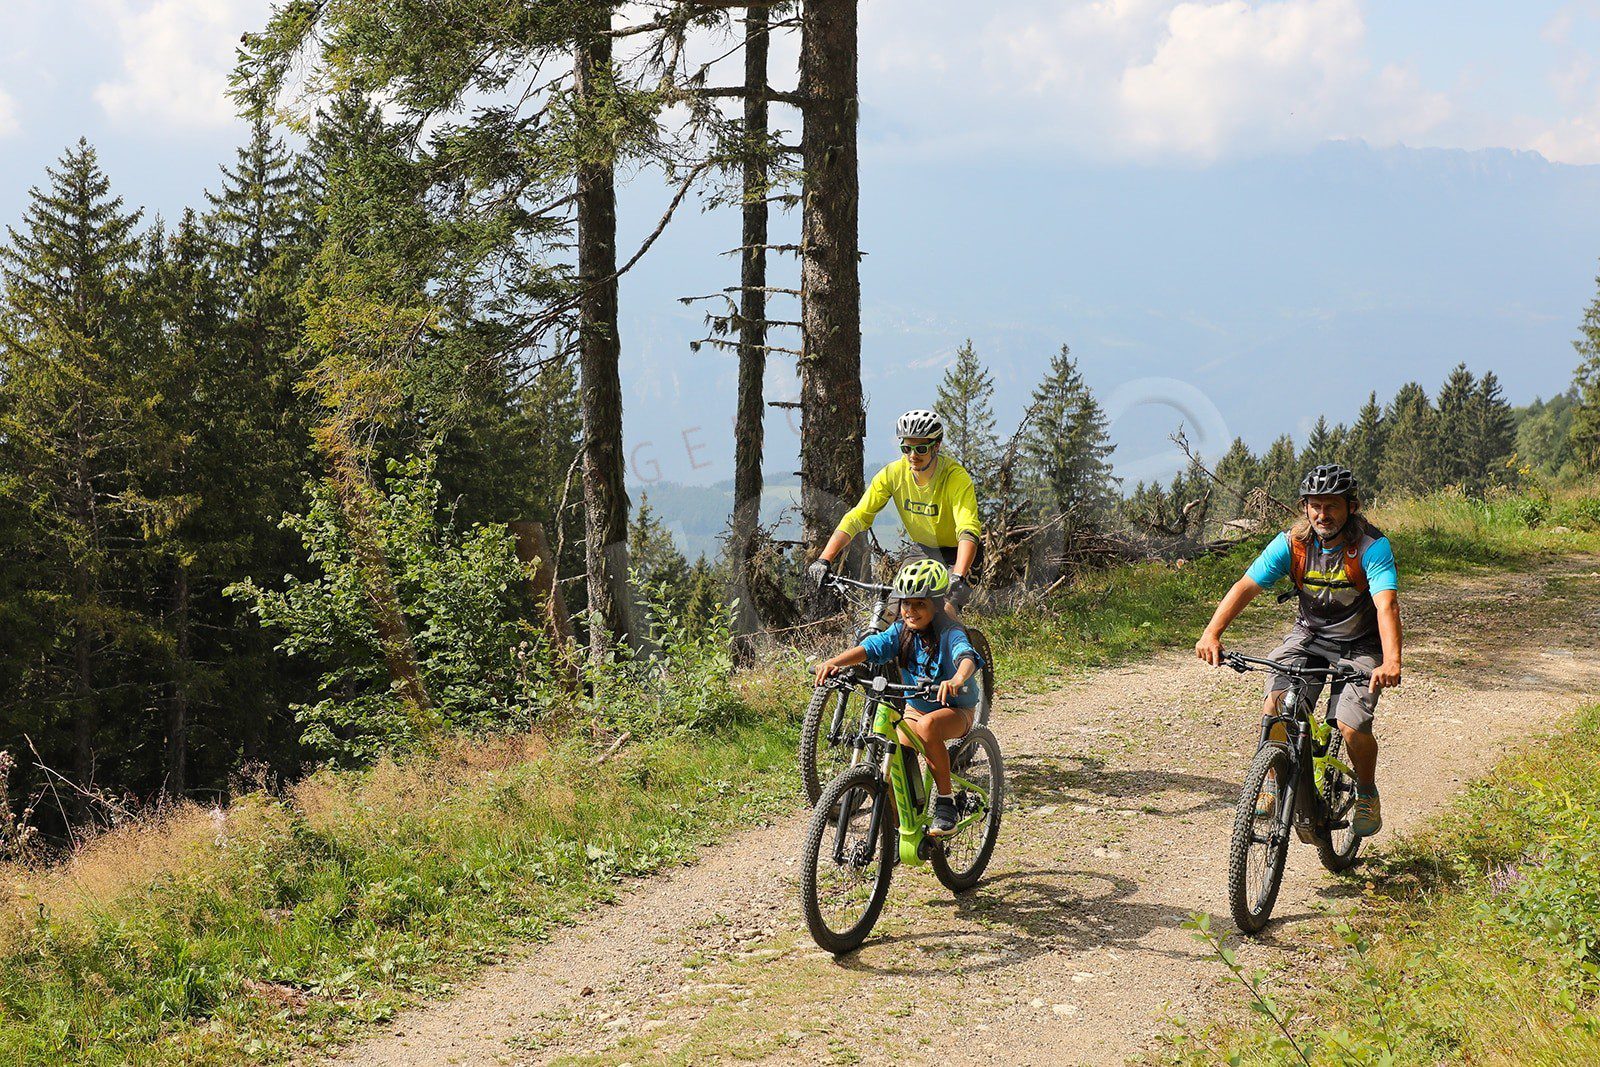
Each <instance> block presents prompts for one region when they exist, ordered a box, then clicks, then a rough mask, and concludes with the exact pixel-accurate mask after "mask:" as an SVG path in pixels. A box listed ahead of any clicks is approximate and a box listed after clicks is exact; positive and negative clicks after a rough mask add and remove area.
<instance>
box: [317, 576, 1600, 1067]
mask: <svg viewBox="0 0 1600 1067" xmlns="http://www.w3.org/2000/svg"><path fill="white" fill-rule="evenodd" d="M1597 572H1600V559H1596V558H1589V557H1585V558H1566V559H1563V560H1560V561H1557V562H1554V563H1550V564H1547V565H1544V566H1542V567H1540V568H1539V569H1537V570H1536V571H1533V572H1530V573H1525V574H1515V575H1508V574H1500V573H1492V574H1491V573H1475V574H1472V575H1469V576H1456V577H1449V578H1439V579H1436V580H1433V581H1429V582H1427V583H1425V584H1421V585H1418V586H1417V587H1416V588H1414V589H1408V590H1406V591H1404V592H1403V594H1402V610H1403V612H1404V617H1405V624H1406V634H1407V646H1406V674H1405V681H1404V684H1403V685H1402V687H1401V688H1400V689H1398V690H1394V691H1391V692H1389V693H1386V694H1385V695H1384V697H1383V700H1382V702H1381V703H1380V705H1379V712H1378V722H1377V730H1378V737H1379V741H1380V743H1381V744H1382V746H1383V750H1382V755H1381V762H1380V765H1379V781H1380V784H1381V785H1382V787H1383V797H1384V816H1385V820H1386V827H1385V830H1384V832H1383V834H1382V835H1381V836H1380V837H1378V838H1377V839H1375V841H1374V842H1372V843H1370V844H1369V846H1368V847H1369V848H1377V849H1382V848H1383V846H1384V845H1385V844H1386V843H1387V842H1389V841H1392V840H1393V838H1394V835H1395V834H1396V833H1404V832H1405V831H1406V830H1408V829H1411V828H1415V827H1417V826H1418V825H1419V824H1420V823H1422V822H1423V820H1425V819H1426V818H1427V817H1428V815H1429V814H1430V813H1432V812H1434V811H1436V810H1437V809H1439V808H1440V807H1441V806H1442V805H1443V804H1445V803H1446V802H1447V801H1448V800H1449V799H1450V797H1451V796H1452V795H1453V794H1455V793H1456V792H1457V791H1458V790H1460V789H1461V788H1462V787H1463V786H1464V785H1465V783H1466V782H1468V781H1469V780H1470V779H1471V778H1472V777H1474V776H1475V775H1477V774H1480V773H1481V772H1483V771H1484V770H1486V769H1487V768H1489V767H1490V766H1492V765H1493V764H1494V763H1495V761H1496V760H1497V759H1499V758H1500V757H1501V756H1502V755H1503V754H1505V753H1506V752H1507V751H1508V750H1510V749H1511V748H1513V747H1515V746H1516V745H1517V744H1518V742H1519V741H1520V740H1521V739H1522V738H1524V737H1526V736H1527V735H1529V734H1530V733H1535V732H1538V731H1540V730H1541V729H1545V728H1547V727H1549V726H1551V725H1552V724H1553V723H1554V722H1555V721H1556V720H1557V719H1558V718H1559V717H1560V716H1561V715H1562V714H1563V713H1565V712H1568V711H1570V710H1572V709H1574V708H1576V707H1578V706H1579V705H1581V704H1584V703H1588V702H1593V701H1594V700H1596V699H1600V642H1597V641H1596V635H1597V633H1600V576H1597ZM1246 619H1247V620H1248V623H1247V625H1245V626H1244V627H1243V628H1242V630H1241V631H1240V632H1239V633H1237V634H1234V635H1231V636H1232V641H1230V642H1229V644H1230V647H1239V648H1241V649H1243V650H1250V651H1256V652H1264V651H1265V650H1266V649H1268V648H1270V647H1271V645H1272V644H1273V643H1275V641H1274V638H1275V637H1276V636H1277V634H1278V633H1279V632H1280V631H1281V630H1282V629H1283V628H1284V627H1285V626H1286V624H1287V614H1286V609H1281V608H1279V609H1264V608H1254V609H1252V610H1251V611H1250V612H1249V613H1247V615H1246ZM1001 684H1002V687H1003V685H1004V679H1003V678H1002V680H1001ZM1259 684H1260V681H1259V678H1258V677H1256V676H1253V675H1252V676H1247V677H1240V676H1238V675H1236V674H1234V673H1233V672H1231V671H1223V670H1208V669H1206V668H1205V667H1204V666H1203V665H1201V664H1199V663H1198V662H1197V661H1196V660H1194V658H1193V657H1192V655H1190V654H1188V653H1186V652H1182V651H1174V652H1167V653H1162V654H1160V655H1157V656H1154V657H1152V658H1150V659H1148V660H1146V661H1144V662H1140V663H1137V664H1134V665H1129V666H1124V667H1120V668H1116V669H1111V670H1105V671H1101V672H1098V673H1095V674H1093V675H1090V676H1087V677H1084V678H1082V679H1079V680H1077V681H1074V682H1072V683H1071V684H1069V685H1066V686H1065V687H1063V688H1061V689H1059V690H1056V691H1053V692H1050V693H1046V694H1042V695H1036V696H1031V697H1028V698H1026V699H1023V698H1018V697H1013V698H1012V699H1010V700H1007V699H1005V694H1004V692H1002V699H1001V702H1000V705H999V709H998V710H997V712H996V716H995V723H994V725H995V727H996V732H997V734H998V735H999V737H1000V742H1001V745H1002V746H1003V748H1004V750H1005V753H1006V756H1007V761H1008V767H1007V769H1008V777H1009V783H1010V789H1011V794H1010V796H1011V800H1010V807H1009V810H1008V811H1007V813H1006V817H1005V824H1004V828H1003V830H1002V834H1001V839H1000V845H999V848H998V849H997V851H996V853H995V861H994V863H993V865H992V866H991V867H990V872H989V875H988V877H987V878H986V879H985V881H984V882H983V884H981V885H980V886H979V888H978V889H977V890H975V891H974V892H972V893H969V894H967V895H965V896H964V897H961V898H959V899H954V898H952V897H951V895H950V894H949V893H947V892H946V891H944V889H943V888H942V887H941V886H940V885H939V884H938V882H937V881H936V880H935V879H934V878H933V876H932V874H931V873H930V872H928V871H927V869H926V868H920V869H915V870H907V869H904V868H902V869H901V870H899V871H897V872H896V875H895V881H894V886H893V888H892V890H891V893H890V897H889V903H888V905H887V907H886V908H885V910H884V916H883V919H882V920H881V921H880V923H879V924H878V928H877V930H876V931H875V933H874V936H873V938H872V939H871V940H870V941H869V942H868V943H867V944H866V946H865V947H864V948H862V949H861V950H860V951H859V952H857V953H855V954H853V955H851V956H849V957H847V958H845V959H843V960H837V961H836V960H834V959H833V958H832V957H831V956H828V955H827V954H825V953H822V952H819V951H818V950H817V949H816V948H815V946H814V945H813V944H812V943H811V941H810V939H809V937H808V936H807V935H806V933H805V930H804V927H803V925H802V922H801V920H800V916H799V907H798V904H797V902H796V868H795V862H794V857H795V854H796V852H797V851H798V848H799V844H800V838H801V834H802V832H803V827H804V817H803V815H802V814H800V813H798V812H797V813H796V814H795V815H794V816H793V817H790V818H787V819H784V820H781V821H778V822H775V823H774V824H773V825H769V826H763V827H758V828H752V829H750V830H747V831H745V832H742V833H739V834H736V835H734V836H732V837H730V838H728V839H727V840H725V841H724V842H723V843H722V844H720V845H718V846H716V847H715V848H712V849H709V850H707V851H706V852H705V853H704V854H703V855H702V857H701V859H700V861H699V862H698V863H697V864H695V865H694V866H691V867H687V868H683V869H681V870H678V871H675V872H673V873H671V874H670V875H667V876H663V877H660V878H657V879H653V880H648V881H645V882H643V883H641V884H640V885H639V886H638V887H636V888H635V889H634V890H633V891H631V892H630V893H628V894H627V895H626V896H625V897H624V898H623V899H622V900H621V901H620V902H619V903H617V904H615V905H612V906H609V907H606V908H604V909H601V910H599V911H597V912H595V913H594V914H593V915H592V916H591V917H589V918H588V919H586V920H585V921H584V922H582V923H581V924H579V925H577V926H574V927H572V928H570V929H567V930H565V931H563V932H562V933H560V934H558V935H557V936H556V937H555V939H554V940H552V941H551V942H550V943H549V944H546V945H542V946H538V947H537V948H535V949H531V950H529V951H528V952H526V954H524V955H521V956H519V957H517V958H516V959H514V960H513V961H512V962H510V963H507V964H505V965H503V966H501V967H499V968H497V969H495V970H493V971H491V972H489V973H487V974H485V975H483V976H481V977H480V978H479V980H478V981H477V982H476V983H475V984H474V985H472V986H471V987H470V988H466V989H463V990H462V991H461V992H460V993H458V994H457V995H456V996H455V997H454V998H453V999H451V1000H449V1001H446V1002H442V1003H437V1004H430V1005H424V1006H421V1007H418V1008H417V1009H414V1010H412V1011H410V1012H408V1013H405V1014H403V1015H401V1016H400V1017H398V1018H397V1019H396V1020H394V1021H393V1022H392V1023H391V1024H389V1025H388V1026H387V1027H386V1028H385V1029H384V1030H383V1031H382V1032H379V1033H377V1034H375V1035H373V1036H372V1037H371V1038H370V1039H368V1040H367V1041H365V1042H363V1043H361V1044H358V1045H356V1046H353V1047H351V1048H349V1049H346V1050H344V1051H343V1052H342V1053H341V1054H339V1055H338V1056H336V1057H335V1058H334V1060H333V1061H332V1062H334V1063H337V1064H344V1065H349V1064H359V1065H363V1067H378V1065H399V1064H406V1065H418V1064H469V1065H477V1064H545V1063H610V1064H624V1063H626V1064H638V1065H643V1064H647V1063H705V1062H718V1061H728V1060H735V1059H737V1060H743V1061H765V1062H780V1063H808V1064H819V1063H880V1062H885V1063H886V1062H890V1061H891V1060H897V1061H899V1062H911V1063H917V1062H935V1061H938V1062H947V1063H959V1064H968V1063H993V1064H1021V1063H1030V1064H1031V1063H1040V1064H1045V1063H1052V1064H1053V1063H1121V1062H1123V1061H1125V1060H1126V1059H1127V1058H1129V1057H1130V1056H1137V1055H1139V1054H1140V1052H1141V1051H1144V1050H1146V1049H1148V1048H1150V1047H1151V1045H1152V1043H1153V1042H1156V1041H1158V1040H1159V1035H1160V1034H1161V1033H1162V1032H1163V1031H1164V1029H1165V1027H1166V1025H1167V1024H1166V1020H1167V1019H1168V1018H1170V1017H1171V1016H1172V1015H1175V1014H1176V1015H1182V1016H1186V1017H1190V1018H1207V1017H1211V1016H1214V1015H1217V1014H1219V1013H1232V1012H1238V1011H1240V1010H1241V1001H1240V998H1239V996H1238V992H1237V988H1236V987H1232V986H1230V985H1229V984H1228V983H1227V982H1225V981H1224V980H1223V978H1224V975H1223V974H1222V972H1221V971H1220V969H1219V967H1218V966H1217V965H1216V964H1215V963H1214V962H1213V961H1212V960H1210V959H1209V958H1207V956H1206V955H1205V954H1204V952H1203V951H1202V949H1201V947H1200V946H1198V945H1196V944H1195V942H1194V941H1193V940H1192V938H1191V937H1190V936H1189V934H1188V933H1187V932H1186V931H1184V930H1182V929H1181V928H1180V923H1182V921H1183V920H1184V919H1186V918H1187V917H1188V916H1189V915H1190V914H1191V913H1193V912H1196V911H1205V912H1210V913H1212V914H1213V916H1214V917H1215V922H1216V924H1217V926H1218V928H1219V929H1230V928H1231V927H1230V924H1229V922H1228V920H1227V910H1228V909H1227V903H1226V900H1225V899H1224V895H1223V878H1224V870H1225V864H1226V855H1227V843H1228V832H1229V827H1230V823H1231V818H1232V813H1233V808H1234V804H1235V801H1236V799H1237V796H1238V790H1239V780H1240V777H1241V776H1242V774H1243V772H1244V769H1245V766H1246V764H1247V762H1248V758H1249V755H1250V751H1251V749H1252V748H1253V746H1254V743H1255V733H1256V729H1257V727H1256V723H1257V721H1258V719H1257V710H1258V708H1259V701H1260V695H1259V694H1260V690H1259ZM1361 894H1362V881H1361V868H1360V866H1357V868H1356V869H1355V870H1354V871H1353V872H1352V873H1351V874H1350V875H1347V876H1345V877H1343V878H1337V877H1334V876H1331V875H1328V874H1327V873H1325V872H1324V871H1323V870H1322V868H1321V867H1320V866H1319V865H1318V863H1317V859H1316V855H1315V852H1314V850H1312V849H1311V848H1309V847H1306V846H1301V845H1298V844H1296V845H1295V846H1294V849H1293V851H1292V852H1291V854H1290V857H1289V872H1288V875H1287V877H1286V880H1285V886H1284V890H1283V894H1282V896H1281V897H1280V899H1279V901H1278V904H1277V909H1276V912H1275V915H1276V918H1277V921H1276V922H1275V923H1274V924H1273V925H1272V926H1271V927H1270V928H1269V929H1268V931H1267V932H1266V934H1265V936H1263V937H1262V938H1261V939H1259V940H1257V941H1252V942H1247V943H1246V944H1245V946H1244V947H1243V948H1242V949H1241V952H1240V955H1241V957H1242V959H1243V961H1244V962H1245V963H1246V965H1248V966H1254V965H1269V966H1270V965H1274V964H1279V963H1283V962H1285V961H1289V960H1293V959H1294V958H1295V957H1296V953H1297V952H1298V953H1303V954H1305V958H1306V959H1307V960H1314V959H1316V958H1317V954H1316V953H1315V952H1314V951H1313V952H1308V951H1307V950H1308V949H1311V948H1313V947H1314V946H1316V945H1318V944H1320V943H1321V942H1322V941H1323V940H1324V938H1325V936H1326V934H1327V931H1328V930H1329V928H1330V927H1331V925H1332V921H1333V917H1334V916H1336V915H1337V914H1339V913H1340V912H1342V911H1345V910H1348V909H1350V908H1353V907H1356V906H1358V905H1359V901H1360V897H1361Z"/></svg>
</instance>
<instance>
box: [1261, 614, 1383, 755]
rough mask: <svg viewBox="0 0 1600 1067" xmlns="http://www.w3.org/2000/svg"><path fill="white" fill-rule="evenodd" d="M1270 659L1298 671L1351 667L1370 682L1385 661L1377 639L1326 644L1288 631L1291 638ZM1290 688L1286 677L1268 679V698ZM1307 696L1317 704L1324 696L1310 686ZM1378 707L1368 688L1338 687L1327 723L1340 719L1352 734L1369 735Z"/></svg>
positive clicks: (1299, 633)
mask: <svg viewBox="0 0 1600 1067" xmlns="http://www.w3.org/2000/svg"><path fill="white" fill-rule="evenodd" d="M1267 658H1268V659H1270V660H1272V662H1274V663H1285V664H1290V665H1292V666H1296V667H1316V666H1321V665H1323V664H1326V665H1328V666H1334V667H1337V666H1340V665H1348V666H1351V667H1354V668H1356V669H1357V670H1358V671H1360V672H1361V673H1362V675H1364V676H1365V677H1367V678H1371V677H1372V672H1373V671H1375V670H1377V668H1378V664H1379V662H1380V661H1381V660H1382V659H1383V646H1382V645H1380V644H1379V643H1378V641H1377V639H1376V638H1372V639H1371V640H1367V641H1355V642H1336V641H1323V640H1319V639H1318V638H1317V637H1315V636H1313V635H1312V634H1309V633H1307V632H1306V631H1304V630H1301V629H1298V628H1296V629H1294V630H1291V631H1289V636H1288V637H1286V638H1284V640H1283V644H1281V645H1279V646H1278V647H1277V648H1275V649H1273V650H1272V651H1271V652H1270V653H1268V655H1267ZM1291 684H1292V683H1291V682H1290V680H1289V679H1288V678H1287V677H1285V676H1284V675H1281V674H1274V675H1273V676H1272V677H1271V678H1269V679H1267V695H1268V696H1271V695H1272V694H1273V693H1281V692H1283V691H1284V690H1286V689H1288V688H1289V687H1290V685H1291ZM1306 693H1307V696H1308V697H1309V698H1310V700H1311V701H1312V702H1313V703H1315V702H1316V701H1317V700H1318V699H1320V698H1321V696H1322V685H1321V683H1318V684H1316V685H1314V686H1311V687H1310V688H1309V689H1307V691H1306ZM1377 707H1378V697H1377V695H1376V694H1374V693H1373V692H1372V689H1371V688H1370V687H1369V686H1366V685H1344V686H1336V687H1334V690H1333V696H1332V697H1330V698H1329V700H1328V721H1329V722H1332V721H1334V720H1335V719H1337V720H1338V721H1339V722H1342V723H1344V724H1345V725H1346V726H1348V727H1350V729H1352V730H1360V731H1361V732H1362V733H1366V734H1370V733H1371V732H1372V713H1373V712H1374V711H1376V710H1377Z"/></svg>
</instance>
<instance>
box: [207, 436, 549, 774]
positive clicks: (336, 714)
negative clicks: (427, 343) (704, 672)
mask: <svg viewBox="0 0 1600 1067" xmlns="http://www.w3.org/2000/svg"><path fill="white" fill-rule="evenodd" d="M439 495H440V488H439V483H438V481H437V480H436V479H435V478H434V476H433V460H432V456H431V455H430V454H424V455H422V456H417V457H413V458H411V459H408V460H405V461H398V460H391V461H390V462H389V464H388V476H387V478H386V479H385V480H384V482H383V485H382V490H381V492H380V493H379V494H378V497H377V499H376V500H375V502H374V504H375V506H374V507H373V509H372V523H373V527H374V528H373V530H372V533H373V535H374V536H375V537H376V540H377V542H378V544H379V546H380V549H381V552H382V554H383V559H384V563H385V564H386V565H387V567H388V568H389V570H390V573H391V575H392V579H393V585H394V590H395V595H396V598H397V601H398V607H399V610H400V613H401V614H402V616H403V617H404V619H405V621H406V623H407V626H408V628H409V630H410V634H411V641H412V645H413V647H414V650H415V655H416V661H417V665H418V668H419V670H420V672H421V675H422V679H423V682H424V684H425V685H426V687H427V690H428V694H429V698H430V700H431V702H432V704H433V708H434V711H435V714H436V715H437V717H438V720H439V721H440V722H441V723H443V724H446V725H450V726H455V727H464V728H468V729H500V728H505V727H509V726H524V725H526V724H527V723H528V722H530V721H531V720H532V718H533V717H534V716H535V715H536V714H537V713H538V711H539V709H541V708H543V707H546V706H548V701H549V697H550V680H549V675H548V670H547V667H546V665H547V664H548V662H549V657H548V655H546V653H545V649H544V647H543V644H542V640H541V635H540V633H539V632H538V630H537V629H536V628H534V627H533V626H531V625H530V624H529V623H527V622H525V621H524V617H525V616H526V615H528V614H530V613H528V612H526V611H525V610H524V609H525V607H526V605H525V603H524V599H525V596H526V587H527V580H528V573H527V570H526V568H525V567H524V565H523V564H522V563H521V562H520V561H519V560H518V559H517V555H516V551H515V546H514V544H513V541H512V536H511V534H510V532H509V531H508V530H507V529H506V528H505V527H502V526H485V525H474V526H470V527H467V528H461V527H460V526H458V525H457V524H456V522H455V517H454V512H453V509H451V508H442V507H441V506H440V504H439ZM310 496H311V506H310V508H309V510H307V511H306V513H305V514H303V515H291V516H289V517H287V518H286V519H285V520H284V523H283V525H284V526H285V528H287V529H291V530H293V531H295V532H296V533H297V534H299V536H300V540H301V542H302V543H303V544H304V546H305V550H306V554H307V557H308V558H309V560H310V561H311V564H312V566H313V567H314V568H315V573H314V574H313V575H312V576H310V577H304V578H302V577H297V576H295V575H285V576H284V583H283V588H281V589H266V588H263V587H262V586H259V585H257V584H256V583H255V582H253V581H246V582H242V583H239V584H238V585H235V586H233V587H231V588H230V590H229V592H230V594H231V595H234V596H237V597H240V598H243V599H245V600H247V601H248V602H249V603H250V607H251V610H252V611H253V612H254V613H255V614H256V615H257V616H258V617H259V618H260V619H261V622H262V624H263V625H265V626H267V627H269V628H271V629H274V630H277V631H279V632H280V633H281V634H282V635H283V636H282V640H281V641H280V642H279V644H278V648H279V649H280V650H281V651H283V652H285V653H287V654H288V655H291V656H306V657H309V658H311V659H312V660H314V661H315V662H316V663H317V664H318V666H319V667H320V668H321V669H322V674H321V675H320V678H319V689H320V695H321V699H320V700H318V701H317V702H315V703H312V704H300V705H295V706H294V707H293V711H294V712H295V715H296V717H297V719H298V721H299V722H300V723H302V724H303V727H304V731H303V733H302V741H303V743H304V744H305V745H306V746H307V747H308V748H309V749H310V750H311V752H312V753H313V754H314V755H316V756H319V757H322V758H325V759H327V760H330V761H332V762H333V763H335V764H336V765H342V766H350V765H360V764H365V763H369V762H371V761H372V760H373V759H375V758H376V757H377V756H379V755H380V754H382V753H384V752H386V751H389V750H391V749H404V748H406V747H409V746H411V745H414V744H415V743H416V742H417V741H419V740H420V739H421V738H420V736H419V734H420V733H421V732H422V730H423V728H424V727H425V726H426V725H427V724H425V723H419V722H418V721H417V719H416V717H415V716H414V715H412V714H411V712H410V710H409V709H408V708H407V706H406V702H405V700H404V698H403V695H402V694H401V693H400V692H399V691H398V689H397V687H396V686H395V685H394V684H392V682H391V679H390V675H389V671H388V667H387V665H386V662H385V658H384V650H383V646H382V642H381V639H380V637H379V632H378V628H377V625H376V624H375V622H374V620H373V615H374V612H373V611H372V605H371V598H370V595H369V591H368V580H367V577H366V574H365V568H364V567H363V565H362V563H361V561H360V560H359V559H358V557H357V552H356V547H355V545H354V543H353V541H352V538H351V531H350V528H349V518H348V516H347V514H346V513H345V511H344V509H343V508H341V507H340V504H339V500H338V498H337V496H336V495H335V490H334V489H333V487H332V486H330V485H329V484H328V483H327V482H315V483H313V484H312V485H311V486H310Z"/></svg>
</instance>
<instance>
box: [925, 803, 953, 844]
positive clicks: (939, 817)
mask: <svg viewBox="0 0 1600 1067" xmlns="http://www.w3.org/2000/svg"><path fill="white" fill-rule="evenodd" d="M955 828H956V802H955V799H954V798H953V797H934V798H933V824H932V825H931V826H929V827H928V833H930V834H932V835H933V836H934V837H943V836H944V835H946V834H948V833H951V832H952V831H954V830H955Z"/></svg>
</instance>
